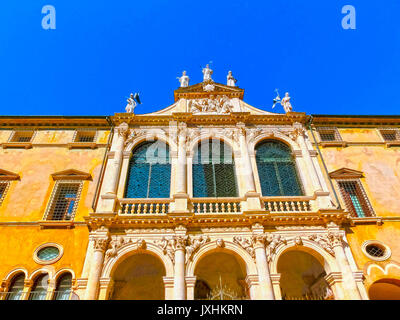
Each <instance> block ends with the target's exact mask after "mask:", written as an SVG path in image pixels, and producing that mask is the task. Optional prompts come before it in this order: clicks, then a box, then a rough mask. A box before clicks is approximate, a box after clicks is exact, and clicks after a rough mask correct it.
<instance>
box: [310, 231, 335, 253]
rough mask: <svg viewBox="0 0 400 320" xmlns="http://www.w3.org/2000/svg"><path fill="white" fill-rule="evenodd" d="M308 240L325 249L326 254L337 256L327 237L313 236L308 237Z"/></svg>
mask: <svg viewBox="0 0 400 320" xmlns="http://www.w3.org/2000/svg"><path fill="white" fill-rule="evenodd" d="M308 239H309V240H311V241H314V242H316V243H318V245H319V246H320V247H321V248H323V249H324V250H325V251H326V252H328V253H329V254H331V255H332V256H335V252H334V251H333V247H332V243H331V241H330V240H329V238H328V237H327V236H326V235H325V236H322V235H317V234H312V235H310V236H308Z"/></svg>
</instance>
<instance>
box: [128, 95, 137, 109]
mask: <svg viewBox="0 0 400 320" xmlns="http://www.w3.org/2000/svg"><path fill="white" fill-rule="evenodd" d="M126 102H128V104H127V105H126V107H125V110H126V112H128V113H133V112H134V111H135V108H136V105H137V104H136V101H135V99H134V97H133V93H131V95H130V97H129V98H128V99H127V100H126Z"/></svg>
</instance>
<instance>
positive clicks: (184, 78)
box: [177, 71, 190, 88]
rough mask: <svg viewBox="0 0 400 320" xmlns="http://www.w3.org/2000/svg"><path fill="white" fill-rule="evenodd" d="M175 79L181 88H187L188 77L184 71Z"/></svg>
mask: <svg viewBox="0 0 400 320" xmlns="http://www.w3.org/2000/svg"><path fill="white" fill-rule="evenodd" d="M177 79H179V82H180V83H181V88H185V87H188V86H189V80H190V78H189V76H187V75H186V71H183V72H182V76H181V77H178V78H177Z"/></svg>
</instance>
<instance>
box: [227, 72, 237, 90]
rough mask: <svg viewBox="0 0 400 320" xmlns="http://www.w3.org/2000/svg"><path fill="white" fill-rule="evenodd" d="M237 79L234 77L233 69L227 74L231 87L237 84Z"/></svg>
mask: <svg viewBox="0 0 400 320" xmlns="http://www.w3.org/2000/svg"><path fill="white" fill-rule="evenodd" d="M236 82H237V80H236V79H235V78H234V77H233V75H232V71H229V72H228V75H227V76H226V85H228V86H230V87H235V86H236Z"/></svg>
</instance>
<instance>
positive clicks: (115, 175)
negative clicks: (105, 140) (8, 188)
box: [105, 123, 129, 194]
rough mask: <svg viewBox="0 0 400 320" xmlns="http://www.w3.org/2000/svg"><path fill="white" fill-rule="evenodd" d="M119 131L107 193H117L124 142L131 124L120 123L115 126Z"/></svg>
mask: <svg viewBox="0 0 400 320" xmlns="http://www.w3.org/2000/svg"><path fill="white" fill-rule="evenodd" d="M115 130H116V131H117V137H116V142H115V146H114V148H112V149H114V161H113V163H112V165H111V166H110V171H111V172H110V175H109V177H110V183H109V184H108V188H107V190H105V191H106V193H108V194H116V193H117V187H118V181H119V173H120V169H121V164H122V158H123V151H124V144H125V139H126V136H127V134H128V132H129V126H128V125H127V124H126V123H122V124H121V125H119V126H118V127H117V128H115Z"/></svg>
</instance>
